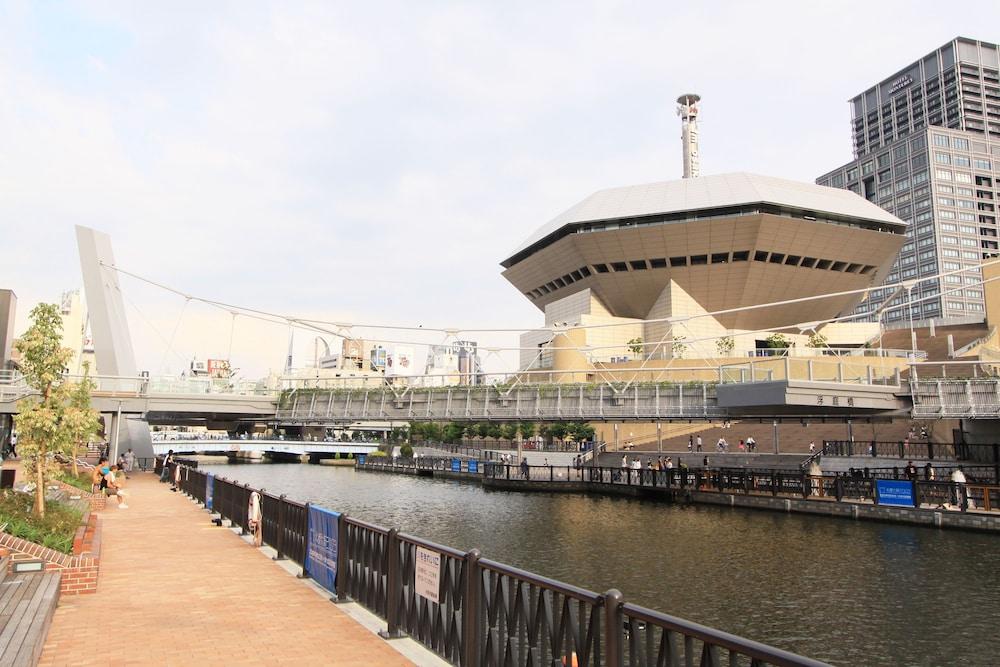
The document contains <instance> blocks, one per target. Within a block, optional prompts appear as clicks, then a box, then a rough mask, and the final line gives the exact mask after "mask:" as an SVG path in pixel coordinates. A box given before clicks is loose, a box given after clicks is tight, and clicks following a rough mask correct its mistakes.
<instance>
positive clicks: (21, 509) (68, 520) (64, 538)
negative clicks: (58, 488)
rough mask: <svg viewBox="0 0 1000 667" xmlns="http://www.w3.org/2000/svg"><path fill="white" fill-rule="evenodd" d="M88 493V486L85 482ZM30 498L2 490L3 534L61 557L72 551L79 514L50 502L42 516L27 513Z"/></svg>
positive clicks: (23, 494)
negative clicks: (26, 541) (55, 552)
mask: <svg viewBox="0 0 1000 667" xmlns="http://www.w3.org/2000/svg"><path fill="white" fill-rule="evenodd" d="M87 490H88V491H89V490H90V488H89V483H88V489H87ZM31 506H32V497H31V496H30V495H28V494H26V493H17V492H14V491H4V492H3V495H2V496H0V527H2V528H3V530H4V532H6V533H9V534H11V535H13V536H14V537H20V538H21V539H24V540H28V541H29V542H34V543H35V544H41V545H42V546H44V547H48V548H50V549H55V550H56V551H60V552H62V553H64V554H68V553H72V552H73V536H74V535H76V530H77V528H79V527H80V520H81V519H82V518H83V513H82V512H81V511H80V510H78V509H76V508H75V507H72V506H70V505H65V504H63V503H57V502H50V503H48V506H47V507H46V510H45V516H44V517H43V518H39V517H37V516H34V515H33V514H32V513H31Z"/></svg>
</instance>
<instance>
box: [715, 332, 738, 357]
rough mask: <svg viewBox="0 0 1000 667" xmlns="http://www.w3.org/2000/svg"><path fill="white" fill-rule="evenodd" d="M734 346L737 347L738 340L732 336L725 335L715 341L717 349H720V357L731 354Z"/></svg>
mask: <svg viewBox="0 0 1000 667" xmlns="http://www.w3.org/2000/svg"><path fill="white" fill-rule="evenodd" d="M734 347H736V341H734V340H733V337H732V336H723V337H722V338H719V339H718V340H716V341H715V349H716V350H718V351H719V356H720V357H728V356H729V355H731V354H732V353H733V348H734Z"/></svg>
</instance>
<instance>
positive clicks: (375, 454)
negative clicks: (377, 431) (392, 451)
mask: <svg viewBox="0 0 1000 667" xmlns="http://www.w3.org/2000/svg"><path fill="white" fill-rule="evenodd" d="M387 456H388V454H386V453H385V452H383V451H382V450H381V449H376V450H375V451H374V452H372V453H371V454H369V455H368V458H370V459H384V458H386V457H387Z"/></svg>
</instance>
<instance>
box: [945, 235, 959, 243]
mask: <svg viewBox="0 0 1000 667" xmlns="http://www.w3.org/2000/svg"><path fill="white" fill-rule="evenodd" d="M941 243H944V244H945V245H958V239H957V238H955V237H954V236H942V237H941Z"/></svg>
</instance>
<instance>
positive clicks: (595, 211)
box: [501, 172, 907, 266]
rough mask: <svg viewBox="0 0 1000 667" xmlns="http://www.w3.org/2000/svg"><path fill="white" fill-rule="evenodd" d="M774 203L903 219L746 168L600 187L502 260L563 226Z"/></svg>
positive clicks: (835, 192)
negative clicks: (622, 185)
mask: <svg viewBox="0 0 1000 667" xmlns="http://www.w3.org/2000/svg"><path fill="white" fill-rule="evenodd" d="M756 203H761V204H773V205H776V206H787V207H791V208H797V209H802V210H805V211H815V212H816V213H826V214H830V215H833V216H839V217H848V218H857V219H860V220H864V221H867V222H873V223H878V224H884V225H890V226H892V227H896V228H898V229H899V230H900V231H901V230H903V229H905V228H906V224H907V223H905V222H904V221H902V220H900V219H899V218H897V217H896V216H894V215H892V214H891V213H889V212H888V211H886V210H885V209H882V208H880V207H878V206H876V205H875V204H873V203H871V202H870V201H868V200H867V199H865V198H864V197H861V196H859V195H856V194H854V193H853V192H851V191H850V190H842V189H840V188H831V187H827V186H824V185H816V184H814V183H801V182H799V181H790V180H787V179H783V178H775V177H773V176H761V175H759V174H750V173H745V172H740V173H732V174H718V175H714V176H701V177H698V178H686V179H680V180H676V181H660V182H657V183H646V184H643V185H627V186H624V187H617V188H608V189H606V190H598V191H597V192H595V193H594V194H592V195H590V196H589V197H587V198H586V199H584V200H583V201H581V202H580V203H578V204H576V205H575V206H573V207H572V208H570V209H568V210H566V211H565V212H563V213H561V214H560V215H558V216H556V217H555V218H553V219H552V220H551V221H549V222H548V223H546V224H545V225H542V226H541V227H539V228H538V229H537V230H536V231H535V232H534V233H533V234H531V236H529V237H528V238H527V239H526V240H525V241H524V242H523V243H521V245H519V246H518V247H517V248H516V249H515V250H513V251H512V252H511V253H509V254H508V256H507V259H505V260H504V261H503V262H501V264H502V265H504V266H510V265H511V264H509V263H510V262H511V260H513V259H514V258H515V257H516V256H517V255H520V254H522V253H524V252H525V251H526V250H528V249H529V248H531V247H532V246H534V245H536V244H538V243H539V242H541V241H543V240H545V239H546V238H547V237H549V236H551V235H552V234H554V233H556V232H557V231H559V230H560V229H562V228H563V227H565V226H567V225H572V224H577V223H583V222H593V221H598V220H614V219H619V218H633V217H642V216H650V215H658V214H669V213H680V212H684V211H697V210H704V209H713V208H723V207H730V206H739V205H743V204H756Z"/></svg>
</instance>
